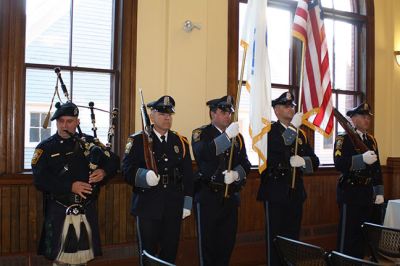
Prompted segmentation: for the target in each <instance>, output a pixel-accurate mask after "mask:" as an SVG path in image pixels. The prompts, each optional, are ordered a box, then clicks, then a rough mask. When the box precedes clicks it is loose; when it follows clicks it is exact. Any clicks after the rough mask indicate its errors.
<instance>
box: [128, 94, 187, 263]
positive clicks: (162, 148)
mask: <svg viewBox="0 0 400 266" xmlns="http://www.w3.org/2000/svg"><path fill="white" fill-rule="evenodd" d="M147 107H149V108H150V109H151V113H150V118H151V120H152V122H153V125H152V129H153V130H152V134H151V136H152V138H153V156H154V157H155V160H156V164H157V168H158V175H156V174H155V172H154V171H153V170H150V169H147V167H146V161H145V157H144V147H143V132H139V133H137V134H133V135H131V136H130V137H129V138H128V142H127V144H126V149H125V158H124V160H123V174H124V178H125V181H126V182H128V183H129V184H130V185H131V186H132V187H133V198H132V209H131V213H132V215H134V216H136V226H137V236H138V246H139V252H140V254H142V252H143V251H146V252H147V253H149V254H150V255H153V256H154V255H157V254H158V257H159V258H160V259H162V260H164V261H167V262H169V263H174V262H175V259H176V253H177V249H178V243H179V235H180V229H181V221H182V219H184V218H185V217H187V216H189V215H190V213H191V207H192V195H193V172H192V160H191V157H190V150H189V144H188V141H187V139H186V138H185V137H183V136H181V135H179V134H178V133H177V132H174V131H171V126H172V115H173V114H174V113H175V110H174V107H175V101H174V99H173V98H172V97H171V96H162V97H161V98H159V99H158V100H157V101H154V102H151V103H149V104H147ZM158 250H159V252H157V251H158ZM140 260H142V256H140ZM140 263H141V264H143V263H145V262H143V261H140Z"/></svg>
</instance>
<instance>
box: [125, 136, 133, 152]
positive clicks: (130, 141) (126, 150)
mask: <svg viewBox="0 0 400 266" xmlns="http://www.w3.org/2000/svg"><path fill="white" fill-rule="evenodd" d="M132 145H133V138H132V137H129V138H128V140H127V142H126V145H125V154H128V153H129V152H130V151H131V148H132Z"/></svg>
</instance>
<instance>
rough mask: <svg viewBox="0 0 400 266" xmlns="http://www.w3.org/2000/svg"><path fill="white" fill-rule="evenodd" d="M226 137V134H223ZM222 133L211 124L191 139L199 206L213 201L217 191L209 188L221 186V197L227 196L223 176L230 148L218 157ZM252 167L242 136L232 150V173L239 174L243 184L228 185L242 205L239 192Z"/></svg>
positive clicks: (198, 131)
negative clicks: (196, 168)
mask: <svg viewBox="0 0 400 266" xmlns="http://www.w3.org/2000/svg"><path fill="white" fill-rule="evenodd" d="M222 134H225V133H222ZM220 135H221V132H220V131H219V130H218V129H217V128H216V127H215V126H213V125H212V124H208V125H205V126H203V127H201V128H198V129H195V130H194V131H193V135H192V148H193V153H194V157H195V159H196V162H197V165H198V168H199V169H198V170H199V172H198V178H199V180H198V182H197V184H196V187H197V188H196V190H198V191H199V193H197V195H196V200H198V201H199V202H200V203H205V202H207V199H210V196H211V195H212V196H211V198H214V194H215V190H214V191H213V189H210V187H209V185H210V183H211V182H212V183H213V184H216V185H217V186H218V184H219V185H220V187H221V194H223V193H224V174H222V172H223V171H224V170H226V169H227V168H228V164H229V155H230V150H231V146H229V147H228V148H227V149H226V150H225V151H224V152H222V153H221V154H219V155H217V148H216V143H215V141H214V139H215V138H217V137H219V136H220ZM250 167H251V164H250V162H249V160H248V158H247V153H246V147H245V144H244V139H243V136H242V135H240V134H239V135H238V136H237V137H236V141H235V146H234V150H233V159H232V170H236V171H238V172H239V176H240V181H238V182H233V183H232V184H230V185H229V187H230V191H231V193H230V194H231V195H232V196H233V197H232V198H235V199H236V200H238V202H239V193H235V192H238V191H239V190H240V188H241V187H242V186H243V185H244V184H245V181H246V176H247V174H248V173H249V171H250Z"/></svg>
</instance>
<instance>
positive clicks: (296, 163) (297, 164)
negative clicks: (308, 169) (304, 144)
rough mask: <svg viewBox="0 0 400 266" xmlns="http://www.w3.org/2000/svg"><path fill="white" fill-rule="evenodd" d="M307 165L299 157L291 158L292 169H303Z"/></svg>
mask: <svg viewBox="0 0 400 266" xmlns="http://www.w3.org/2000/svg"><path fill="white" fill-rule="evenodd" d="M305 165H306V161H305V160H304V159H303V157H301V156H299V155H293V156H291V157H290V166H292V167H303V166H305Z"/></svg>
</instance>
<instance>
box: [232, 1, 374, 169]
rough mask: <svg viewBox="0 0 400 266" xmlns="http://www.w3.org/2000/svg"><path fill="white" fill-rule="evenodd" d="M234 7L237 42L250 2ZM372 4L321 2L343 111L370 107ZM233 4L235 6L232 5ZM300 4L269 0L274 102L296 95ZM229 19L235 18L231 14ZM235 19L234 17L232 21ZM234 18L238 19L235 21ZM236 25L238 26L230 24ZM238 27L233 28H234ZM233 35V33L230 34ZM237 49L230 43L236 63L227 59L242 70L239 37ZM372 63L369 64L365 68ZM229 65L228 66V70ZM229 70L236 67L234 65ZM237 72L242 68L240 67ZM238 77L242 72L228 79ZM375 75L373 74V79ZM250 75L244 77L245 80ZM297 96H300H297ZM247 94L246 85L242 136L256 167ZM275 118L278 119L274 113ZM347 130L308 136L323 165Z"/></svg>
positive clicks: (335, 97) (333, 76) (335, 88)
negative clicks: (295, 23) (285, 95)
mask: <svg viewBox="0 0 400 266" xmlns="http://www.w3.org/2000/svg"><path fill="white" fill-rule="evenodd" d="M237 1H238V2H237V3H236V5H237V6H238V9H239V12H238V14H239V21H238V23H237V25H238V27H239V38H240V35H241V28H242V24H243V21H244V16H245V13H246V7H247V3H246V2H247V1H243V0H237ZM370 2H371V1H369V0H322V1H321V4H322V7H323V11H324V16H325V18H324V23H325V32H326V35H327V42H328V49H329V61H330V72H331V82H332V87H333V94H332V100H333V105H334V106H335V107H336V108H337V109H338V110H339V111H340V112H341V113H342V114H345V112H346V110H348V109H350V108H352V107H354V106H356V105H358V104H359V103H361V102H362V101H365V100H366V99H367V100H370V101H371V102H370V104H373V103H372V100H373V99H372V97H371V95H372V93H371V89H370V87H371V86H372V85H371V84H373V80H372V79H373V77H370V76H369V75H368V76H367V74H366V73H367V72H368V71H370V69H371V67H372V66H371V65H372V64H371V63H370V61H368V60H370V59H368V58H367V56H366V55H367V54H369V52H368V51H372V49H373V48H372V43H373V42H372V41H368V40H373V37H371V34H370V33H369V34H370V35H369V37H368V39H367V31H368V32H371V31H372V30H371V28H372V26H371V22H370V21H371V20H370V19H367V16H366V13H367V11H366V10H367V7H368V8H371V7H372V4H371V3H370ZM231 5H233V4H232V3H231ZM296 7H297V1H294V0H293V1H291V0H285V1H282V0H281V1H278V0H269V1H268V8H267V11H266V16H267V29H268V38H267V41H268V52H269V57H270V67H271V81H272V99H275V98H277V97H278V96H279V95H280V94H281V93H283V92H284V91H287V90H291V91H293V92H294V94H295V95H296V96H297V95H298V82H299V73H297V72H296V67H294V66H297V64H298V61H297V60H299V59H300V44H299V43H298V41H297V40H294V39H293V38H292V36H291V30H292V23H293V17H294V13H295V10H296ZM230 16H234V14H233V13H231V14H230ZM230 19H232V17H231V18H230ZM233 20H234V19H233ZM229 25H235V23H229ZM231 27H234V26H231ZM229 32H230V34H234V32H235V31H234V30H232V29H230V30H229ZM230 40H235V42H236V44H235V45H232V46H231V45H230V47H232V48H231V49H236V50H237V51H238V53H236V54H235V53H234V52H233V53H232V54H234V55H235V56H236V55H237V56H236V60H231V61H229V59H228V61H229V62H231V64H236V65H237V66H240V64H241V57H242V48H241V47H240V45H239V42H238V40H237V39H235V38H232V37H231V38H230ZM367 62H368V64H367ZM228 67H229V66H228ZM229 69H235V68H232V66H230V68H228V71H229ZM236 69H238V68H236ZM235 76H236V77H238V73H235V75H230V77H235ZM371 76H372V75H371ZM245 79H246V77H244V80H245ZM296 98H297V97H296ZM249 104H250V103H249V94H248V92H247V91H246V89H245V88H244V87H243V89H242V91H241V98H240V107H239V122H240V124H241V130H242V131H243V132H242V134H243V135H244V137H245V141H246V144H247V145H246V147H247V149H248V155H249V158H250V161H251V162H252V164H253V165H256V164H257V163H258V159H257V155H256V153H255V152H253V151H252V149H251V139H250V135H249V133H248V132H247V131H248V130H243V129H247V128H248V125H249V118H248V109H249V108H248V106H249ZM271 113H272V120H274V121H276V117H275V115H274V112H273V110H272V111H271ZM342 131H343V129H342V128H341V127H340V125H339V126H338V125H337V123H335V130H334V133H333V134H332V136H331V137H330V138H324V137H323V136H322V135H321V134H320V133H318V132H315V133H313V132H312V133H310V134H308V136H309V139H310V141H311V143H313V144H314V149H315V153H316V154H317V155H318V157H319V158H320V161H321V164H322V165H331V164H333V142H334V139H335V137H336V135H337V134H338V132H342Z"/></svg>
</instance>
